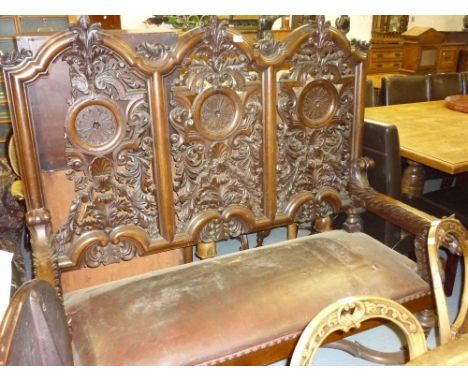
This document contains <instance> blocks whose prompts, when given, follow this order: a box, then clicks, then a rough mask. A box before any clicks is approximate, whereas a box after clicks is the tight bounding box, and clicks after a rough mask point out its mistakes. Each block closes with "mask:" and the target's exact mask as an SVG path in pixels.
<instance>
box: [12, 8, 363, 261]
mask: <svg viewBox="0 0 468 382" xmlns="http://www.w3.org/2000/svg"><path fill="white" fill-rule="evenodd" d="M317 20H318V21H317V22H314V24H310V25H306V26H303V27H301V28H299V29H298V30H296V31H295V32H293V33H292V34H291V36H290V37H289V38H288V39H287V40H285V41H284V42H281V43H279V42H276V41H274V40H266V41H260V42H259V43H257V44H256V45H255V46H252V45H251V44H249V43H247V42H246V41H245V40H244V39H242V37H241V36H240V35H238V34H236V33H235V32H233V31H230V30H229V29H227V28H226V24H225V23H223V22H219V21H218V19H217V18H215V17H214V18H212V20H211V23H210V24H209V25H206V26H203V27H201V28H197V29H194V30H192V31H189V32H187V33H186V34H184V35H183V36H181V37H179V39H178V40H177V42H176V43H175V44H173V45H170V46H166V45H164V44H162V43H154V42H152V41H147V42H144V43H142V44H140V45H139V46H138V47H137V48H136V49H135V50H133V49H131V48H130V47H129V46H128V45H127V44H126V43H125V42H124V40H122V39H120V38H119V36H117V35H112V34H110V33H108V32H102V31H100V29H99V28H98V26H96V25H89V22H88V20H87V19H86V18H81V19H80V25H77V26H74V27H73V28H71V30H70V32H64V33H62V34H59V35H56V36H55V37H53V38H51V40H49V41H48V42H47V43H46V44H45V45H44V47H43V48H42V49H41V50H40V51H39V52H37V54H36V56H34V57H30V55H24V56H25V57H24V58H22V59H18V60H16V61H15V60H14V57H13V58H9V60H10V63H7V65H6V66H5V68H6V70H5V74H6V78H7V83H8V84H9V94H10V98H11V99H10V101H11V102H12V104H13V105H15V111H16V112H15V113H13V116H14V121H15V123H14V129H15V134H16V135H17V136H18V146H19V147H18V148H19V150H18V151H19V156H20V162H22V165H21V167H22V175H23V178H24V179H25V183H26V189H27V192H28V193H27V195H26V197H27V202H28V208H29V209H30V210H39V209H41V208H44V209H46V208H47V205H46V203H45V202H44V200H45V197H44V195H45V192H44V189H46V188H47V186H48V185H47V184H44V183H41V181H40V178H41V175H40V173H41V168H40V164H39V163H38V162H37V160H36V159H35V158H32V159H31V158H30V159H28V158H27V156H26V155H25V153H26V152H28V151H30V152H38V151H39V150H38V149H37V147H36V146H35V142H36V141H35V137H36V136H38V134H40V132H39V131H38V130H40V129H42V125H38V124H35V123H33V121H34V118H32V119H31V117H30V116H29V114H28V113H21V110H22V108H24V107H26V108H27V102H28V98H27V92H26V93H25V90H24V87H21V86H17V83H26V84H34V83H35V82H36V81H37V80H38V79H40V80H41V81H47V76H46V75H44V74H46V73H47V70H48V68H49V67H50V66H51V65H52V64H53V63H54V62H55V63H57V62H61V63H66V64H67V66H68V70H69V78H70V83H69V84H67V85H66V86H67V87H68V88H69V89H70V91H69V96H68V97H67V99H63V103H64V104H65V103H66V113H65V114H66V115H65V118H64V121H63V136H64V146H65V148H64V152H65V155H64V156H65V161H64V163H66V167H67V178H68V181H69V182H73V186H74V190H75V195H74V198H73V201H72V203H71V206H69V211H68V213H67V214H66V216H67V218H66V221H65V223H64V224H63V225H62V226H61V227H60V228H58V229H57V231H56V232H55V235H54V248H55V256H56V257H58V258H59V261H60V263H61V265H62V267H74V266H89V267H96V266H98V265H101V264H109V263H113V262H119V261H121V260H129V259H131V258H133V257H134V256H135V255H142V254H148V253H154V252H158V251H163V250H167V249H170V248H175V247H185V246H189V245H193V244H196V243H197V242H210V241H215V240H221V239H224V238H228V237H236V236H238V235H240V234H241V233H247V232H254V231H259V230H265V229H270V228H273V227H275V226H280V225H285V224H290V223H292V222H294V221H304V220H312V219H314V218H315V217H319V216H320V217H324V216H327V215H328V214H330V213H331V212H332V211H333V210H337V209H340V208H341V207H342V206H343V205H345V204H347V203H348V204H349V195H348V191H347V186H348V182H349V171H350V166H351V162H352V161H354V160H355V159H357V157H358V155H359V151H360V142H359V129H360V124H361V123H362V111H363V102H362V101H361V97H360V92H361V89H362V88H363V87H364V86H363V59H364V57H363V56H361V55H359V54H358V53H355V52H352V51H351V48H350V46H349V43H348V42H347V41H346V39H345V37H344V36H343V35H341V34H340V33H339V32H337V31H336V30H334V29H333V28H330V26H329V24H328V23H325V21H324V19H323V18H322V17H318V18H317ZM20 56H21V55H20ZM3 61H4V63H5V62H6V60H5V59H4V60H3ZM11 61H15V62H13V63H11ZM285 65H289V67H290V69H289V71H288V72H287V73H285V74H284V75H282V76H281V77H280V76H279V75H277V73H278V72H279V71H280V70H281V69H282V68H283V67H284V66H285ZM277 77H278V78H277ZM56 86H58V87H60V84H57V85H56ZM63 87H65V85H63V86H62V88H63ZM25 95H26V96H25ZM44 96H46V94H45V95H44ZM34 113H37V110H36V111H34ZM54 136H60V132H59V133H57V132H55V133H54ZM20 164H21V163H20ZM44 211H46V210H44ZM37 221H40V222H41V224H49V223H48V222H49V217H48V215H47V216H45V217H44V218H43V219H42V220H41V219H37ZM32 224H33V223H32Z"/></svg>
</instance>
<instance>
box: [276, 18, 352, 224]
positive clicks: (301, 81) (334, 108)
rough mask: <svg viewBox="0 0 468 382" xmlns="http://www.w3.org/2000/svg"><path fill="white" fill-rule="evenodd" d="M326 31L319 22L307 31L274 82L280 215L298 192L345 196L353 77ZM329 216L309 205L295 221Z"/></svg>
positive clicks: (324, 206) (324, 207) (326, 209)
mask: <svg viewBox="0 0 468 382" xmlns="http://www.w3.org/2000/svg"><path fill="white" fill-rule="evenodd" d="M329 27H330V25H329V23H325V22H324V20H323V18H318V21H317V23H316V24H311V25H309V26H308V28H309V38H308V39H307V40H306V41H305V42H304V43H303V44H302V45H301V46H300V47H299V49H298V50H297V52H296V54H295V55H294V56H293V57H292V58H291V61H290V63H291V69H290V70H289V73H287V74H285V75H283V76H282V78H281V79H280V80H279V83H278V85H279V86H278V104H277V110H278V114H279V117H280V118H279V120H280V122H279V123H278V128H277V138H278V165H277V169H278V172H277V208H278V211H279V212H285V211H286V209H287V206H288V204H289V203H290V202H291V200H292V199H293V198H294V196H295V195H297V194H298V193H301V192H307V193H312V195H313V196H314V197H315V196H317V195H319V194H321V193H323V192H327V193H333V194H335V195H336V196H337V198H339V199H343V198H346V197H347V193H348V191H347V184H348V182H349V175H350V174H349V169H350V157H351V154H350V152H351V148H350V143H351V138H352V137H351V129H352V125H353V107H352V105H353V102H352V101H353V91H354V88H353V84H354V72H353V70H352V69H351V68H353V66H352V65H349V63H348V61H347V60H348V57H347V55H346V54H345V53H344V52H343V50H342V49H341V47H340V45H339V44H337V43H336V42H335V41H334V40H333V36H332V33H331V32H330V29H329ZM332 212H333V210H332V206H331V205H329V204H328V203H324V202H320V203H319V202H317V201H316V200H314V201H311V202H309V203H307V204H306V205H304V206H303V207H302V208H301V210H300V211H299V212H298V213H297V215H296V220H297V221H299V222H305V221H310V220H311V219H313V218H314V217H319V216H320V217H325V216H327V215H329V214H331V213H332Z"/></svg>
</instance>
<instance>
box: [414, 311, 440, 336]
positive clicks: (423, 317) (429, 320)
mask: <svg viewBox="0 0 468 382" xmlns="http://www.w3.org/2000/svg"><path fill="white" fill-rule="evenodd" d="M416 317H417V319H418V321H419V323H420V324H421V326H422V328H423V330H424V334H425V335H426V337H427V336H428V335H429V333H430V331H431V330H432V329H433V328H434V327H435V325H436V314H435V313H434V311H433V310H432V309H424V310H421V311H420V312H418V313H416Z"/></svg>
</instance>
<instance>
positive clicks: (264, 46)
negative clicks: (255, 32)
mask: <svg viewBox="0 0 468 382" xmlns="http://www.w3.org/2000/svg"><path fill="white" fill-rule="evenodd" d="M254 48H255V49H257V50H258V51H259V52H260V54H262V55H263V56H265V57H274V56H277V55H279V54H281V52H282V51H283V50H284V42H282V41H277V40H275V39H273V38H266V39H263V40H260V41H258V42H257V43H255V45H254Z"/></svg>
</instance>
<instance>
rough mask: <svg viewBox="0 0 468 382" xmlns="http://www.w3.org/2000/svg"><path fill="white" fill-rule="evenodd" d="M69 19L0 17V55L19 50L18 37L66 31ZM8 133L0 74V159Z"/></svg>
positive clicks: (8, 122) (7, 118)
mask: <svg viewBox="0 0 468 382" xmlns="http://www.w3.org/2000/svg"><path fill="white" fill-rule="evenodd" d="M71 19H72V17H69V16H24V15H23V16H0V55H1V54H4V55H5V54H8V53H10V52H13V51H17V50H19V49H18V46H17V39H18V35H20V34H22V33H31V32H35V33H39V34H41V35H50V34H51V33H53V32H58V31H62V30H65V29H67V28H68V26H69V25H70V22H71ZM10 133H11V123H10V116H9V110H8V100H7V97H6V93H5V86H4V82H3V75H2V74H1V73H0V158H4V157H5V152H6V146H5V145H6V140H7V138H8V136H9V134H10Z"/></svg>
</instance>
